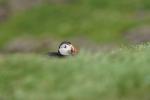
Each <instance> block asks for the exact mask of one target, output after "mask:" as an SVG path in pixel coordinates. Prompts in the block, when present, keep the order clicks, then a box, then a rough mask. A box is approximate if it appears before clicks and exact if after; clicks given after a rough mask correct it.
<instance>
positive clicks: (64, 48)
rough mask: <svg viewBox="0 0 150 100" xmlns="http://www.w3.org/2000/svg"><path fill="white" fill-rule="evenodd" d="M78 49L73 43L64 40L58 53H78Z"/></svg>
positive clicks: (66, 54)
mask: <svg viewBox="0 0 150 100" xmlns="http://www.w3.org/2000/svg"><path fill="white" fill-rule="evenodd" d="M77 52H78V51H77V49H76V48H75V47H74V46H73V45H72V44H71V42H68V41H64V42H62V43H61V44H60V45H59V49H58V53H59V54H61V55H63V56H69V55H75V54H77Z"/></svg>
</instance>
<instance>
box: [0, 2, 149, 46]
mask: <svg viewBox="0 0 150 100" xmlns="http://www.w3.org/2000/svg"><path fill="white" fill-rule="evenodd" d="M149 10H150V2H149V0H126V1H121V0H115V1H113V0H79V1H76V2H75V3H73V4H62V5H61V4H58V5H57V4H56V5H54V4H53V5H50V4H42V5H41V6H36V7H33V8H32V9H29V10H26V11H22V12H20V13H18V14H16V15H14V16H13V17H11V18H10V19H9V20H8V21H7V22H6V23H3V24H2V25H1V27H0V34H1V37H0V44H1V45H2V44H4V43H5V42H6V41H8V40H10V39H11V38H14V37H19V36H22V35H30V36H35V37H39V36H40V37H41V36H46V37H47V36H49V37H57V38H63V39H64V38H68V37H79V36H82V37H87V38H89V39H91V40H93V41H96V42H112V41H113V42H118V41H119V42H120V41H123V40H124V37H123V33H124V32H126V31H128V30H130V29H131V28H134V27H136V26H140V25H143V24H144V25H145V24H149V23H150V17H149V16H147V13H148V12H149ZM140 14H143V15H142V17H140Z"/></svg>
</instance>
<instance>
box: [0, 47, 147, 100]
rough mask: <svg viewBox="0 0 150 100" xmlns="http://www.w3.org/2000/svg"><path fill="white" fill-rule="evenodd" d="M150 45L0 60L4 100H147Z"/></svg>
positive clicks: (1, 88) (4, 57) (6, 57)
mask: <svg viewBox="0 0 150 100" xmlns="http://www.w3.org/2000/svg"><path fill="white" fill-rule="evenodd" d="M149 51H150V45H140V46H136V47H131V48H123V49H117V50H114V51H112V52H109V53H104V52H98V53H95V54H92V53H90V52H84V50H83V51H81V52H80V53H79V55H77V56H75V57H68V58H65V59H57V58H50V57H47V56H46V55H37V54H10V55H5V56H4V55H2V56H0V99H2V100H149V99H150V95H149V93H150V67H149V66H150V62H149V60H150V53H149Z"/></svg>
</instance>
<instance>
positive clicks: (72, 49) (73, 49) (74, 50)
mask: <svg viewBox="0 0 150 100" xmlns="http://www.w3.org/2000/svg"><path fill="white" fill-rule="evenodd" d="M77 53H78V50H77V48H75V47H74V46H73V45H72V46H71V54H72V55H76V54H77Z"/></svg>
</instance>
